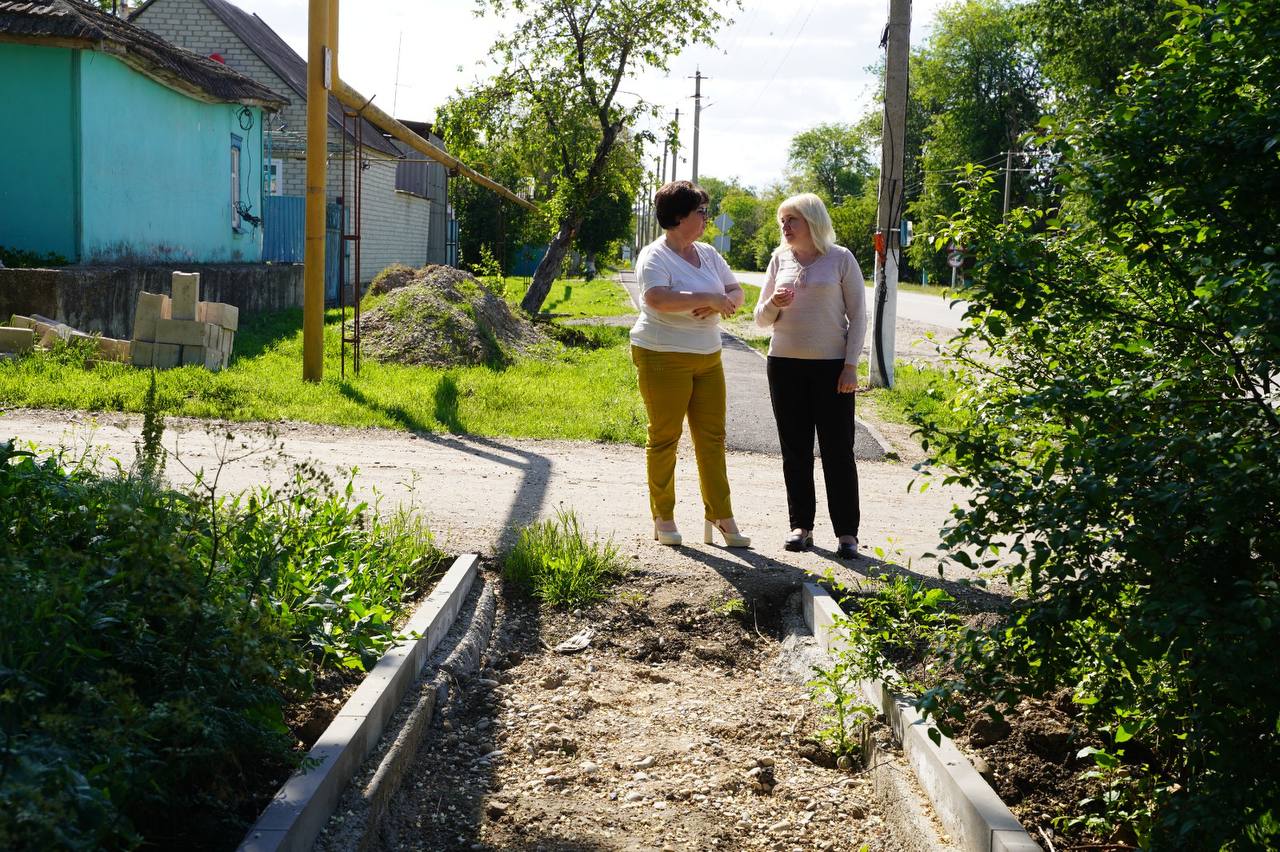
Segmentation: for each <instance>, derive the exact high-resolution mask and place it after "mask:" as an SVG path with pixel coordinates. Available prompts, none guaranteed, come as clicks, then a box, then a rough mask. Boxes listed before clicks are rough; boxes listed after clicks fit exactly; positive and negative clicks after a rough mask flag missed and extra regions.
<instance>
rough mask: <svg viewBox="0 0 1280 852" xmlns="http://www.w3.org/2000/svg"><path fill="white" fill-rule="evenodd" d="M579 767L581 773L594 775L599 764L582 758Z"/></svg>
mask: <svg viewBox="0 0 1280 852" xmlns="http://www.w3.org/2000/svg"><path fill="white" fill-rule="evenodd" d="M579 768H580V769H581V770H582V774H583V775H595V774H596V773H597V772H599V771H600V764H598V763H592V762H591V761H590V760H584V761H582V765H581V766H580V767H579Z"/></svg>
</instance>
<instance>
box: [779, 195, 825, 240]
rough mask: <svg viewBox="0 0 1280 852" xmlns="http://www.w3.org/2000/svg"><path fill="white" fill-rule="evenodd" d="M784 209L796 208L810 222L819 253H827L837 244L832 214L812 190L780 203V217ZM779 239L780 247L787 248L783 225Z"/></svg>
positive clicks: (811, 233)
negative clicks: (832, 224)
mask: <svg viewBox="0 0 1280 852" xmlns="http://www.w3.org/2000/svg"><path fill="white" fill-rule="evenodd" d="M783 210H794V211H795V212H796V213H799V214H800V215H801V216H803V217H804V220H805V222H807V223H808V224H809V236H810V237H811V238H812V239H813V247H814V248H815V249H817V250H818V254H826V253H827V251H828V250H829V249H830V248H831V247H832V246H833V245H835V244H836V231H835V228H833V227H832V226H831V214H830V213H828V212H827V205H825V204H823V203H822V199H821V198H819V197H818V196H816V195H814V194H813V193H812V192H802V193H800V194H799V195H793V196H791V197H790V198H788V199H787V200H786V201H784V202H782V203H781V204H779V205H778V214H777V215H778V218H782V211H783ZM778 239H779V243H778V248H779V249H784V248H786V247H787V240H786V238H785V237H783V236H782V228H781V226H779V228H778Z"/></svg>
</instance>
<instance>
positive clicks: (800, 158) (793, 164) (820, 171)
mask: <svg viewBox="0 0 1280 852" xmlns="http://www.w3.org/2000/svg"><path fill="white" fill-rule="evenodd" d="M787 164H788V167H789V168H790V170H791V173H792V184H793V188H795V189H797V190H798V191H800V192H815V193H817V194H818V195H821V196H822V197H823V199H824V200H825V201H826V202H827V203H829V204H830V203H836V202H839V201H841V200H843V199H844V198H846V197H847V196H851V195H860V194H861V193H862V190H863V187H864V186H865V185H866V182H867V181H868V180H869V179H870V178H871V176H872V175H873V174H875V172H876V166H875V163H874V161H873V159H872V157H871V153H870V151H869V149H868V144H867V138H866V136H865V135H864V134H863V133H862V132H861V131H860V130H859V128H857V127H855V126H854V125H851V124H819V125H818V126H816V127H813V128H810V129H809V130H804V131H801V132H800V133H797V134H796V135H795V136H793V137H792V138H791V146H790V148H789V149H788V151H787Z"/></svg>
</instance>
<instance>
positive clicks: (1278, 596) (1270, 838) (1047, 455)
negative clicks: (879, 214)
mask: <svg viewBox="0 0 1280 852" xmlns="http://www.w3.org/2000/svg"><path fill="white" fill-rule="evenodd" d="M1177 5H1178V6H1179V7H1180V11H1179V12H1177V13H1176V14H1175V15H1174V16H1173V18H1172V22H1173V26H1174V27H1175V29H1174V30H1173V31H1172V32H1171V34H1170V35H1169V38H1168V39H1167V40H1166V41H1165V42H1164V44H1163V45H1162V47H1161V49H1160V51H1159V60H1158V61H1157V62H1156V63H1155V64H1153V65H1151V66H1150V67H1140V68H1135V69H1133V70H1132V71H1131V72H1130V73H1129V74H1128V75H1127V76H1126V77H1125V78H1124V80H1123V81H1122V83H1121V87H1120V89H1119V91H1118V92H1117V95H1116V99H1115V103H1114V104H1113V105H1112V106H1111V107H1110V108H1108V109H1107V110H1105V111H1102V112H1099V113H1097V114H1095V115H1093V116H1091V117H1089V118H1087V119H1084V120H1082V121H1080V122H1078V123H1076V124H1072V125H1070V126H1063V127H1054V126H1053V125H1052V123H1046V129H1045V132H1044V134H1043V136H1042V138H1040V139H1039V140H1038V142H1039V144H1041V145H1043V146H1046V147H1051V148H1052V149H1054V150H1056V151H1059V152H1060V154H1061V156H1060V159H1059V160H1058V161H1057V163H1056V168H1057V169H1058V174H1057V177H1056V182H1057V184H1058V186H1059V188H1060V189H1061V191H1062V195H1061V204H1060V206H1059V207H1058V208H1057V209H1053V210H1019V211H1013V212H1012V213H1011V214H1010V217H1009V219H1008V221H1006V222H1002V221H999V220H998V218H997V217H996V215H994V214H993V213H992V212H991V211H992V210H993V209H995V205H993V204H991V203H990V202H989V200H988V199H986V198H984V196H985V195H986V194H987V193H989V192H990V191H991V190H992V189H994V187H993V186H992V179H991V176H990V175H989V174H984V173H982V172H980V171H976V172H974V178H975V180H974V183H975V186H974V188H973V190H972V191H971V192H970V193H969V196H968V200H967V203H966V207H965V212H964V214H963V215H962V216H960V217H959V218H958V219H957V220H956V221H955V222H954V223H953V226H952V228H951V229H950V232H949V233H947V234H945V235H944V236H943V238H942V240H941V241H940V245H941V244H945V242H946V241H947V240H952V241H955V242H956V243H957V244H961V245H966V246H972V247H974V254H975V257H976V258H977V265H976V266H975V268H974V270H973V277H972V281H970V282H969V283H968V286H967V288H966V289H965V290H964V291H963V292H962V295H963V297H964V298H966V299H967V300H968V301H969V303H970V308H969V316H970V317H971V318H972V319H973V320H974V324H973V327H972V328H971V329H970V330H968V331H967V332H966V334H965V339H964V345H970V346H973V345H976V346H979V347H981V348H983V349H986V350H989V351H990V352H991V353H992V354H994V356H995V357H994V359H988V360H986V361H985V363H984V364H983V367H984V369H985V370H986V371H987V372H986V375H985V377H984V378H982V379H980V380H979V383H978V385H977V386H976V387H975V388H974V389H973V390H972V391H969V392H964V391H962V394H961V395H962V396H967V398H968V399H967V404H966V407H967V408H968V409H969V411H970V412H972V416H971V417H970V418H969V419H968V420H967V421H966V422H965V424H964V428H962V429H953V430H947V429H940V428H930V427H929V426H928V425H927V424H926V425H925V429H926V432H927V434H928V436H929V439H930V441H931V442H933V443H934V444H935V445H937V446H939V447H940V448H941V449H943V450H944V451H945V452H946V453H947V454H948V456H947V457H948V458H949V460H950V461H951V463H952V464H953V465H954V466H955V468H956V470H957V473H955V474H954V475H950V476H948V479H949V480H952V481H955V482H958V483H960V484H961V485H963V486H966V487H969V488H971V489H973V491H974V493H975V496H974V497H973V499H972V500H971V501H970V502H969V504H968V505H967V506H965V507H962V508H960V509H959V510H957V512H956V516H955V519H954V521H953V523H952V524H951V525H950V527H949V529H948V530H947V531H946V533H945V536H946V542H947V545H948V547H949V548H950V555H951V557H952V558H953V559H954V560H956V561H957V562H960V563H961V564H964V565H968V566H970V567H988V568H990V567H995V566H996V565H997V558H996V556H995V552H996V551H1004V552H1005V560H1007V562H1006V563H1005V564H1006V565H1007V568H1006V569H1005V570H1006V571H1007V575H1008V579H1009V580H1010V581H1011V583H1012V584H1013V585H1014V587H1015V588H1017V589H1019V590H1020V591H1021V593H1022V594H1021V599H1020V600H1019V601H1018V602H1017V606H1016V607H1014V608H1013V609H1012V610H1011V611H1010V613H1009V614H1008V616H1007V618H1006V619H1005V620H1004V622H1003V623H1001V624H999V625H997V626H995V627H994V628H992V629H990V630H984V631H974V632H971V633H970V634H969V635H968V637H967V638H966V640H965V641H964V643H963V646H962V648H961V655H960V657H959V659H958V660H957V665H958V667H959V670H960V672H961V674H962V676H963V678H964V680H965V681H966V684H965V685H966V687H967V689H968V690H969V691H970V692H971V694H974V695H979V696H984V697H985V698H987V699H989V700H991V701H993V702H997V703H1002V704H1010V703H1013V702H1015V701H1016V700H1017V699H1018V698H1019V697H1021V696H1026V695H1045V694H1048V693H1050V692H1052V691H1053V690H1055V689H1057V688H1060V687H1062V686H1070V687H1073V688H1074V689H1075V690H1076V693H1077V694H1076V701H1077V702H1078V704H1079V706H1080V707H1081V712H1082V715H1083V718H1084V719H1085V721H1086V722H1088V723H1090V724H1091V725H1092V726H1093V727H1094V729H1095V730H1097V731H1099V732H1103V733H1105V734H1107V735H1109V741H1110V743H1109V746H1108V748H1106V749H1104V750H1094V751H1091V752H1088V753H1085V754H1082V757H1084V758H1091V759H1092V760H1093V761H1094V763H1095V764H1096V766H1097V770H1098V771H1099V772H1100V773H1101V775H1102V776H1103V778H1104V780H1106V781H1107V782H1108V784H1109V786H1110V790H1109V793H1108V795H1107V796H1106V797H1103V798H1102V799H1100V800H1096V801H1093V802H1091V803H1089V806H1090V807H1091V808H1093V809H1094V810H1093V817H1094V818H1095V819H1094V822H1093V824H1092V827H1093V828H1094V829H1095V830H1096V831H1098V832H1099V833H1100V834H1103V835H1108V834H1109V833H1110V832H1112V831H1116V832H1118V835H1117V836H1121V837H1124V836H1129V837H1132V838H1134V839H1136V841H1137V842H1138V843H1139V844H1140V845H1142V846H1144V847H1150V848H1159V849H1219V848H1233V849H1246V848H1275V846H1276V844H1277V842H1280V810H1278V808H1277V803H1278V802H1280V773H1277V772H1276V771H1275V766H1276V765H1277V764H1280V678H1277V677H1276V676H1275V669H1274V668H1273V666H1272V665H1270V664H1268V662H1267V661H1268V660H1271V659H1272V655H1273V654H1274V650H1275V648H1276V647H1277V646H1278V645H1280V618H1277V616H1276V608H1277V604H1278V603H1280V411H1278V406H1280V384H1278V383H1277V379H1278V376H1280V265H1278V264H1277V235H1280V204H1278V203H1277V201H1276V199H1277V198H1280V144H1278V143H1280V136H1278V135H1277V128H1278V127H1280V63H1276V62H1275V59H1274V46H1275V44H1276V43H1277V40H1278V39H1280V16H1277V15H1276V8H1275V4H1274V3H1262V2H1252V0H1222V2H1217V3H1212V4H1210V5H1208V6H1207V7H1203V8H1202V7H1199V6H1194V5H1190V4H1182V3H1179V4H1177ZM1009 562H1011V563H1012V564H1011V565H1008V563H1009ZM950 692H951V690H950V689H949V688H946V687H944V688H939V689H938V690H936V691H934V692H933V693H930V694H927V695H926V696H925V697H924V700H923V702H922V703H923V705H924V707H925V709H926V710H928V711H929V712H931V713H934V714H935V716H938V714H944V713H945V711H946V708H947V706H948V705H949V704H950Z"/></svg>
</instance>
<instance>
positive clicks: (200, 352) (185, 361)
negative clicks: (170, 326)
mask: <svg viewBox="0 0 1280 852" xmlns="http://www.w3.org/2000/svg"><path fill="white" fill-rule="evenodd" d="M207 358H208V349H206V348H205V347H204V346H183V347H182V366H184V367H203V366H204V362H205V360H206V359H207Z"/></svg>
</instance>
